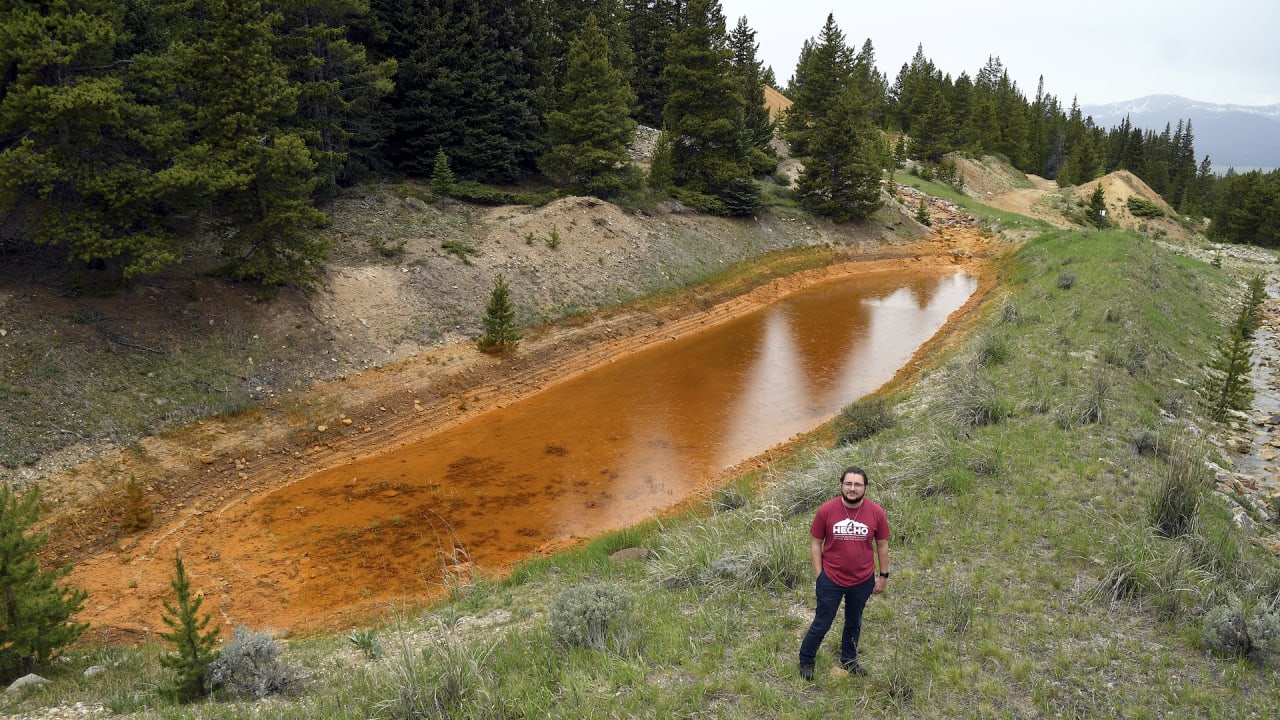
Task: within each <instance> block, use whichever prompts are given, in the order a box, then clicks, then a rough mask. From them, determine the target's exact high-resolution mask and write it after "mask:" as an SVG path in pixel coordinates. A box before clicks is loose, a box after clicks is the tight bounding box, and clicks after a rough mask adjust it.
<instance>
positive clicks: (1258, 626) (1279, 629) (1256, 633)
mask: <svg viewBox="0 0 1280 720" xmlns="http://www.w3.org/2000/svg"><path fill="white" fill-rule="evenodd" d="M1245 629H1246V630H1248V632H1249V642H1250V643H1252V644H1253V649H1254V651H1255V652H1266V653H1269V654H1273V655H1274V654H1280V610H1272V611H1270V612H1256V613H1254V614H1253V615H1251V616H1249V619H1248V620H1247V621H1245Z"/></svg>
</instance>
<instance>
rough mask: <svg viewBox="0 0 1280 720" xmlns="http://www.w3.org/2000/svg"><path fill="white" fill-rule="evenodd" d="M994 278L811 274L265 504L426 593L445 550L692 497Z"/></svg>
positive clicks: (604, 524) (471, 555) (841, 401)
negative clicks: (736, 312)
mask: <svg viewBox="0 0 1280 720" xmlns="http://www.w3.org/2000/svg"><path fill="white" fill-rule="evenodd" d="M976 286H977V279H976V278H975V277H973V276H970V275H965V274H928V273H923V274H922V273H919V272H916V273H911V274H901V275H892V274H891V275H875V276H870V277H865V278H855V279H851V280H841V281H836V282H832V283H828V284H824V285H820V286H817V287H814V288H810V289H808V290H805V291H803V292H800V293H797V294H795V295H792V296H790V297H788V298H786V299H784V300H782V301H780V302H778V303H776V304H774V305H772V306H770V307H768V308H766V309H764V310H761V311H759V312H756V313H753V314H751V315H747V316H744V317H741V318H738V319H735V320H733V321H730V322H728V323H725V324H722V325H717V326H714V327H711V328H708V329H707V330H705V331H703V332H701V333H698V334H695V335H691V336H687V337H684V338H681V339H677V340H672V341H669V342H667V343H666V344H663V345H659V346H657V347H654V348H651V349H648V350H645V351H643V352H640V353H637V354H635V355H632V356H629V357H627V358H624V359H622V360H619V361H617V362H614V363H612V364H610V365H608V366H606V367H603V368H601V369H598V370H596V371H593V372H590V373H587V374H585V375H582V376H579V377H578V378H576V379H573V380H571V381H568V382H565V383H563V384H560V385H556V386H554V387H552V388H550V389H548V390H547V391H545V392H543V393H541V394H538V395H535V396H532V397H529V398H527V399H525V400H522V401H520V402H518V403H516V404H513V405H511V406H508V407H504V408H501V409H497V410H493V411H491V412H489V413H487V414H484V415H481V416H479V417H477V418H476V419H474V420H472V421H470V422H468V423H466V424H463V425H461V426H458V427H455V428H453V429H450V430H447V431H445V432H442V433H440V434H438V435H436V436H433V437H430V438H427V439H425V440H423V441H421V442H419V443H417V444H415V445H411V446H407V447H403V448H400V449H397V450H396V451H394V452H392V453H389V454H387V455H383V456H380V457H376V458H371V459H367V460H363V461H359V462H356V463H353V464H350V465H347V466H343V467H339V468H335V469H332V470H329V471H326V472H324V473H321V474H318V475H315V476H312V477H309V478H306V479H304V480H301V481H298V482H296V483H294V484H292V485H290V486H289V487H287V488H285V489H283V490H281V491H279V492H276V493H274V494H272V495H270V496H268V497H266V498H265V499H263V500H261V501H260V502H261V505H260V506H259V507H257V508H256V509H255V510H254V512H253V516H254V517H255V518H257V520H258V522H260V523H261V526H260V528H259V530H262V531H264V532H265V533H266V534H267V535H268V536H269V537H272V538H274V540H273V541H272V542H273V543H274V545H275V547H276V548H278V549H280V550H281V551H284V552H287V553H289V554H290V555H293V556H295V557H296V556H298V555H301V554H303V553H305V555H306V558H307V562H308V563H310V564H311V565H312V566H313V567H321V568H324V572H323V575H324V579H325V581H326V584H327V585H329V586H330V587H333V586H334V585H337V586H339V587H342V586H343V585H344V584H345V586H346V587H345V592H348V593H350V594H351V595H352V598H353V599H354V598H355V597H357V596H358V597H364V598H368V597H370V596H373V597H382V596H389V597H390V596H397V597H398V596H403V595H404V594H406V593H408V594H417V592H419V591H421V589H422V588H423V586H424V583H428V584H430V583H431V582H433V580H432V578H438V577H439V576H440V568H441V566H442V560H443V564H446V565H447V564H450V563H459V562H465V561H469V562H471V563H479V564H481V565H488V566H496V565H502V564H506V563H509V562H511V561H514V560H519V559H522V558H525V557H528V556H529V555H530V554H531V553H534V552H536V551H537V550H538V549H540V548H544V547H548V546H551V545H555V544H558V543H561V542H563V541H565V540H566V539H569V538H574V537H586V536H592V535H597V534H599V533H602V532H605V531H608V530H612V529H617V528H620V527H624V526H626V525H629V524H634V523H636V522H638V521H641V520H643V519H645V518H648V517H651V516H653V515H654V514H655V513H658V512H660V511H662V510H663V509H665V508H669V507H671V506H673V505H675V504H677V503H679V502H680V501H682V500H684V499H686V498H687V497H688V496H689V495H690V493H692V492H695V491H696V490H698V489H699V488H700V487H702V486H703V485H705V483H706V481H707V480H708V478H711V477H713V476H715V475H716V474H717V473H718V472H720V471H721V470H723V469H724V468H726V467H729V466H731V465H734V464H737V463H739V462H741V461H743V460H746V459H749V458H751V457H753V456H756V455H758V454H760V453H762V452H764V451H765V450H767V449H769V448H770V447H772V446H774V445H776V444H778V443H780V442H783V441H786V440H788V439H789V438H791V437H792V436H794V435H795V434H797V433H802V432H805V431H808V430H811V429H813V428H814V427H816V426H817V425H819V424H821V423H823V422H825V421H826V420H828V419H830V418H831V417H832V416H834V415H835V414H836V413H837V412H838V411H839V409H840V408H841V407H842V406H843V405H845V404H847V403H850V402H852V401H854V400H856V399H858V398H859V397H861V396H863V395H866V394H868V393H870V392H872V391H874V390H875V389H876V388H877V387H879V386H880V385H882V384H883V383H884V382H886V381H887V380H888V379H889V378H891V377H892V376H893V374H894V373H895V372H896V371H897V370H898V369H899V368H900V367H901V366H902V365H903V364H904V363H905V362H906V361H907V360H908V359H909V358H910V357H911V355H912V354H913V353H914V352H915V350H916V349H917V348H918V347H919V346H920V345H921V344H922V343H923V342H924V341H925V340H927V339H928V338H929V337H930V336H932V335H933V334H934V333H935V332H936V331H937V330H938V329H939V328H940V327H941V326H942V325H943V323H944V322H945V321H946V319H947V317H948V315H950V313H951V312H953V311H954V310H956V309H957V308H959V307H960V306H961V305H962V304H963V303H964V302H965V301H966V300H967V299H968V297H969V296H970V294H972V292H973V291H974V289H975V288H976ZM370 578H375V579H374V580H371V579H370Z"/></svg>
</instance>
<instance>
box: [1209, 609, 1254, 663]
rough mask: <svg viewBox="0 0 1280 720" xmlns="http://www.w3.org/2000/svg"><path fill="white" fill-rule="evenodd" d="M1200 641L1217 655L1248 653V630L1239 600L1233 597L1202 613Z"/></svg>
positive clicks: (1237, 655) (1230, 655)
mask: <svg viewBox="0 0 1280 720" xmlns="http://www.w3.org/2000/svg"><path fill="white" fill-rule="evenodd" d="M1200 641H1201V642H1202V643H1204V646H1205V648H1206V649H1208V650H1209V651H1210V652H1213V653H1215V654H1218V655H1223V656H1227V657H1243V656H1244V655H1247V654H1248V653H1249V650H1250V643H1249V631H1248V628H1247V627H1246V624H1245V619H1244V607H1243V605H1242V604H1241V603H1240V601H1239V600H1237V599H1234V598H1233V599H1232V600H1231V601H1230V602H1228V603H1227V604H1225V605H1218V606H1217V607H1215V608H1212V609H1210V610H1209V612H1207V613H1205V614H1204V619H1203V620H1202V621H1201V623H1200Z"/></svg>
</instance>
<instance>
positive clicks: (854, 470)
mask: <svg viewBox="0 0 1280 720" xmlns="http://www.w3.org/2000/svg"><path fill="white" fill-rule="evenodd" d="M847 475H861V476H862V481H863V482H864V483H866V484H867V485H870V484H871V477H870V476H868V475H867V471H866V470H863V469H862V468H860V467H858V466H857V465H850V466H849V467H847V468H845V469H844V472H842V473H840V479H839V480H838V481H837V482H841V483H843V482H844V479H845V476H847Z"/></svg>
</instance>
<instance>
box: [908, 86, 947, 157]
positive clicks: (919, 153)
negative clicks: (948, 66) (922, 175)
mask: <svg viewBox="0 0 1280 720" xmlns="http://www.w3.org/2000/svg"><path fill="white" fill-rule="evenodd" d="M915 107H917V108H918V109H919V114H918V115H916V116H915V117H914V118H913V119H912V121H911V154H912V155H913V156H915V157H917V158H920V159H922V160H929V161H932V162H938V161H940V160H942V156H943V155H945V154H947V152H948V151H950V149H951V136H952V134H953V123H952V119H953V118H952V116H951V107H950V106H949V105H948V104H947V98H946V95H945V94H944V93H943V92H942V79H941V78H936V77H935V78H932V79H925V78H922V79H921V80H920V81H919V89H918V96H917V99H916V103H915Z"/></svg>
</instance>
